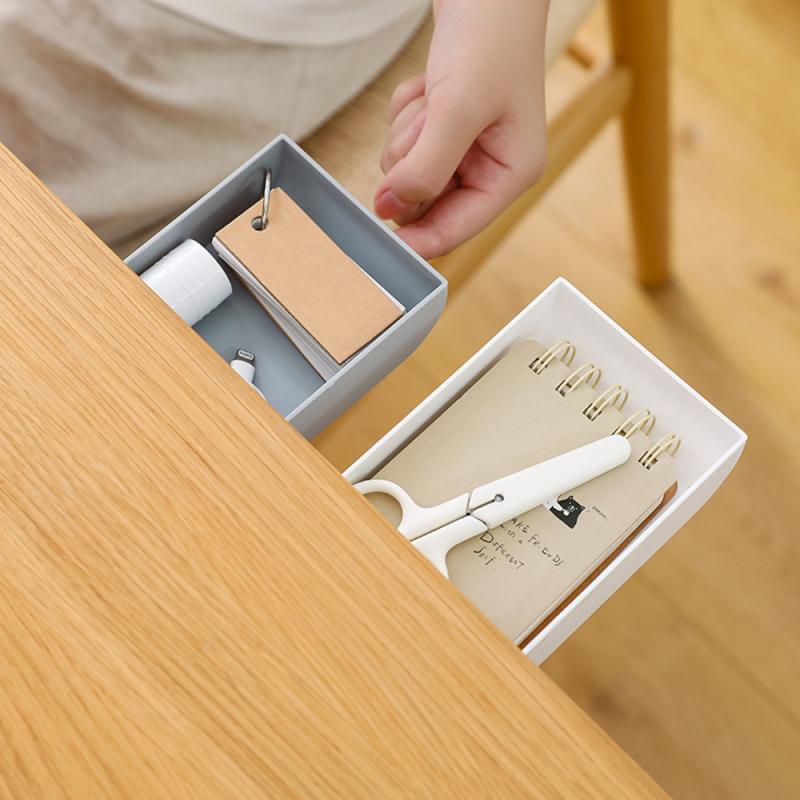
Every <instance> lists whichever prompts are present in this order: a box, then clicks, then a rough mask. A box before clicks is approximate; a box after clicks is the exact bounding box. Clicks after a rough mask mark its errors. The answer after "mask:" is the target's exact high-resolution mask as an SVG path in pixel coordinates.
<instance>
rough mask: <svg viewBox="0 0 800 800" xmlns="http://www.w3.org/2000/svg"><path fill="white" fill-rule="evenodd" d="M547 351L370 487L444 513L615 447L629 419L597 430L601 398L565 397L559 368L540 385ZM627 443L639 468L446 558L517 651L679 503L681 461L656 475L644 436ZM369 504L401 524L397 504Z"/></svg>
mask: <svg viewBox="0 0 800 800" xmlns="http://www.w3.org/2000/svg"><path fill="white" fill-rule="evenodd" d="M543 352H544V348H543V347H542V346H541V345H540V344H538V343H536V342H533V341H523V342H518V343H517V344H516V345H514V346H513V347H512V348H511V349H510V350H509V351H508V352H507V353H506V355H505V356H503V358H502V359H501V360H500V361H498V362H497V363H496V364H495V365H494V366H493V367H492V368H491V369H490V370H489V371H488V372H486V373H485V374H484V375H483V376H482V377H481V378H480V379H479V380H478V381H477V382H476V383H475V384H473V385H472V386H471V387H470V388H469V389H468V390H467V391H466V393H465V394H463V395H462V396H461V397H460V398H459V399H457V400H456V401H455V402H454V403H453V405H451V406H450V407H449V408H448V409H447V410H446V411H445V412H444V413H442V415H441V416H439V417H438V418H437V419H435V420H434V421H433V422H432V423H431V424H430V425H429V426H428V427H427V428H426V429H425V430H423V431H422V432H421V433H420V434H419V435H418V436H417V437H416V438H415V439H414V440H413V441H411V442H410V443H409V444H408V445H407V446H406V447H405V448H404V449H403V450H401V451H400V452H399V453H397V454H396V455H395V456H394V457H393V458H392V460H391V461H389V462H388V463H387V464H386V465H385V466H384V467H383V468H382V469H381V470H379V471H378V472H377V473H376V474H375V475H374V476H372V477H375V478H385V479H388V480H392V481H394V482H396V483H398V484H399V485H400V486H402V487H403V488H404V489H405V490H406V491H407V492H408V493H409V494H410V495H411V497H412V498H413V499H414V500H415V501H416V502H417V503H418V504H420V505H423V506H431V505H436V504H437V503H441V502H442V501H444V500H446V499H448V498H450V497H454V496H456V495H458V494H461V493H463V492H467V491H469V490H470V489H472V488H473V487H475V486H479V485H480V484H482V483H485V482H486V481H489V480H492V479H495V478H499V477H502V476H503V475H507V474H509V473H511V472H515V471H516V470H519V469H523V468H524V467H527V466H529V465H531V464H536V463H539V462H541V461H544V460H545V459H548V458H552V457H553V456H556V455H559V454H560V453H563V452H565V451H567V450H572V449H574V448H576V447H580V446H581V445H584V444H588V443H589V442H593V441H596V440H597V439H600V438H602V437H604V436H608V435H609V434H611V433H613V432H614V431H615V429H616V428H617V427H618V426H619V425H620V424H621V423H622V422H623V421H624V420H625V419H627V418H628V417H629V416H630V412H628V411H624V412H620V411H619V410H617V409H616V408H614V407H612V406H607V407H606V408H604V409H603V411H602V413H600V414H599V415H598V416H597V417H596V418H595V419H594V420H592V419H590V418H589V417H588V416H587V415H586V414H585V413H584V412H585V411H586V410H587V408H588V407H590V406H591V403H592V401H593V400H594V398H595V397H597V395H598V394H599V390H598V389H593V388H591V387H590V386H589V385H588V384H583V385H580V386H578V387H577V388H575V390H574V391H572V392H570V393H569V394H567V395H566V396H562V394H560V393H559V391H558V386H559V385H560V384H561V382H562V381H563V380H564V379H565V378H566V377H567V376H568V375H569V374H570V373H571V372H572V371H573V367H568V366H566V365H565V364H563V363H562V362H561V361H559V360H557V359H556V360H554V361H552V362H550V364H549V365H548V366H547V367H546V368H545V369H544V370H543V372H542V373H541V374H536V372H535V371H533V370H532V369H531V367H530V365H531V364H532V362H534V360H535V359H536V358H537V356H539V355H541V354H542V353H543ZM630 442H631V446H632V451H633V452H632V455H631V457H630V459H629V460H628V461H627V462H626V463H625V464H624V465H622V466H620V467H617V468H616V469H614V470H612V471H611V472H608V473H606V474H605V475H602V476H600V477H598V478H595V479H594V480H592V481H589V482H588V483H585V484H584V485H583V486H578V487H576V488H575V489H574V490H572V491H570V492H567V493H566V494H565V495H563V496H562V497H561V498H560V499H559V500H560V505H561V509H562V511H561V512H558V511H557V510H556V509H552V510H550V509H546V508H544V507H543V506H540V507H539V508H537V509H533V510H532V511H529V512H527V513H525V514H522V515H521V516H519V517H518V518H516V519H512V520H510V521H509V522H507V523H504V524H503V525H501V526H500V527H498V528H496V529H495V530H492V531H489V532H487V533H484V534H482V535H481V536H478V537H475V538H474V539H472V540H470V541H467V542H464V543H463V544H460V545H458V546H457V547H455V548H453V549H452V550H451V551H450V552H449V554H448V557H447V569H448V572H449V574H450V580H451V581H452V582H453V583H454V584H456V586H458V587H459V589H461V591H462V592H464V594H465V595H466V596H467V597H469V598H470V600H472V602H473V603H475V605H477V606H478V608H480V609H481V610H482V611H483V612H484V613H485V614H486V615H487V616H488V617H489V618H490V619H491V620H492V621H493V622H494V623H495V624H496V625H497V626H498V627H499V628H500V629H501V630H503V631H504V632H505V633H506V635H508V636H509V637H510V638H512V639H513V640H514V641H517V642H522V641H524V640H525V639H526V637H528V636H529V635H530V634H531V633H532V632H533V631H535V630H536V629H537V627H538V626H540V625H541V624H542V623H543V622H544V621H546V620H547V619H548V617H549V615H551V614H552V613H553V612H555V611H557V610H558V609H559V607H561V606H562V605H563V604H564V602H565V601H567V600H568V599H569V597H570V596H571V595H572V593H573V592H574V591H575V590H576V589H578V588H579V587H580V586H581V585H583V583H584V582H585V581H586V580H587V579H588V578H589V577H590V576H591V575H592V574H593V572H594V571H595V570H596V569H597V568H598V567H600V566H601V565H602V564H604V563H605V562H606V561H607V559H609V557H611V556H612V555H613V554H615V553H616V552H617V551H618V550H619V548H620V547H621V546H623V545H624V544H625V543H626V542H627V541H628V540H629V539H630V538H631V535H632V534H633V533H634V532H635V531H636V530H637V529H638V528H639V527H640V526H641V525H642V523H643V522H644V521H645V520H646V519H647V518H648V517H649V515H651V514H652V513H653V512H654V511H655V510H656V509H657V508H658V507H659V506H660V505H661V503H662V502H664V501H665V500H666V499H668V498H669V497H670V496H671V495H672V493H673V492H674V489H675V486H676V465H675V462H674V460H673V459H672V458H671V457H670V456H669V455H664V456H662V457H660V458H658V460H657V461H656V462H655V464H653V465H652V466H651V468H650V469H647V468H645V467H644V466H643V465H642V464H641V463H640V462H639V458H640V457H641V456H642V455H643V454H644V453H645V451H646V450H647V449H648V448H649V447H650V446H651V445H652V441H651V440H650V438H649V437H648V436H646V435H645V434H644V433H642V432H635V433H633V434H632V435H631V436H630ZM368 499H369V501H370V502H372V503H373V504H374V505H375V506H376V507H377V508H378V510H379V511H380V512H381V513H383V514H384V515H385V516H387V517H388V518H389V519H390V520H391V521H392V522H393V523H395V524H397V522H398V521H399V509H398V507H397V506H396V505H395V504H394V501H392V500H391V498H387V497H386V496H384V495H370V496H369V498H368Z"/></svg>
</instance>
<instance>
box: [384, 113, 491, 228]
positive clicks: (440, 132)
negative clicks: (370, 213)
mask: <svg viewBox="0 0 800 800" xmlns="http://www.w3.org/2000/svg"><path fill="white" fill-rule="evenodd" d="M424 114H425V118H424V122H423V124H422V129H421V130H420V133H419V136H418V137H417V140H416V142H415V143H414V144H413V145H412V147H411V149H410V150H409V151H408V153H407V154H406V155H405V157H403V158H401V159H400V160H399V161H398V162H397V163H396V164H395V165H394V166H393V167H392V169H390V170H389V172H388V173H387V174H386V176H385V177H384V179H383V181H382V183H381V185H380V187H379V188H378V191H377V192H376V206H378V210H379V211H381V212H382V211H384V210H387V211H390V213H388V214H386V213H381V216H392V217H393V216H396V215H397V214H399V213H402V212H403V211H408V210H409V209H410V208H413V207H414V206H417V205H420V204H422V203H427V202H430V201H432V200H435V199H436V198H437V197H438V196H439V195H440V194H441V193H442V192H443V191H444V189H445V187H446V186H447V185H448V183H449V181H450V179H451V178H452V177H453V175H454V174H455V172H456V170H457V169H458V166H459V164H460V163H461V161H462V159H463V158H464V156H465V155H466V153H467V150H469V148H470V146H471V145H472V143H473V142H474V141H475V139H477V137H478V136H479V134H480V133H481V131H482V125H481V120H479V119H477V118H476V116H475V115H474V114H471V113H470V112H469V111H468V110H465V109H464V108H461V107H459V106H458V104H455V103H444V102H441V101H439V102H436V101H434V100H433V99H430V100H429V101H428V106H427V108H426V109H425V112H424ZM379 201H380V202H379ZM395 207H396V211H393V209H394V208H395Z"/></svg>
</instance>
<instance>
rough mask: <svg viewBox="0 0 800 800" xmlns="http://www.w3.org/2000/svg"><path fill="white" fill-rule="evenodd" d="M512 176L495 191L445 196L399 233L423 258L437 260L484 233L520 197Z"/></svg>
mask: <svg viewBox="0 0 800 800" xmlns="http://www.w3.org/2000/svg"><path fill="white" fill-rule="evenodd" d="M519 193H520V192H519V189H518V188H517V186H516V181H515V180H514V179H513V177H512V176H510V175H506V176H504V177H503V178H502V179H500V180H498V181H496V182H494V186H493V189H492V191H488V190H486V189H484V188H480V187H476V186H462V187H458V188H455V189H454V190H453V191H451V192H448V193H446V194H444V195H443V196H442V197H441V198H440V199H438V200H437V201H436V202H435V203H434V204H433V205H432V206H431V207H430V208H429V209H428V210H427V211H426V213H425V214H424V215H422V216H421V217H420V218H419V219H417V220H414V221H412V222H410V223H409V224H406V225H401V227H399V228H398V229H397V231H396V233H397V235H398V236H400V238H402V239H403V240H404V241H405V242H406V244H408V245H409V246H410V247H411V248H413V249H414V250H416V251H417V252H418V253H419V254H420V255H421V256H422V257H423V258H428V259H430V258H436V257H437V256H442V255H445V253H449V252H450V251H451V250H452V249H453V248H454V247H457V246H458V245H459V244H461V243H462V242H465V241H466V240H467V239H470V238H471V237H473V236H475V235H476V234H477V233H480V231H482V230H483V229H484V228H485V227H486V226H487V225H488V224H489V223H490V222H491V221H492V220H493V219H495V217H497V216H498V215H499V214H500V213H501V212H502V211H503V210H504V209H505V208H506V207H507V206H508V205H509V204H510V203H511V202H513V201H514V200H515V199H516V197H517V196H518V195H519Z"/></svg>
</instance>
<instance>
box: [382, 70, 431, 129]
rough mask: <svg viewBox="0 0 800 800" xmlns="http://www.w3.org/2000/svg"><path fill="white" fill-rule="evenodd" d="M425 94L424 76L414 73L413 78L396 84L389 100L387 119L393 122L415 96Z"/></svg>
mask: <svg viewBox="0 0 800 800" xmlns="http://www.w3.org/2000/svg"><path fill="white" fill-rule="evenodd" d="M424 94H425V76H424V75H415V76H414V77H413V78H409V79H408V80H405V81H403V82H402V83H400V84H398V85H397V88H396V89H395V90H394V92H393V93H392V99H391V100H390V101H389V121H390V122H394V119H395V117H396V116H397V115H398V114H399V113H400V112H401V111H402V110H403V109H404V108H405V107H406V106H407V105H408V104H409V103H410V102H411V101H412V100H413V99H414V98H416V97H421V96H423V95H424Z"/></svg>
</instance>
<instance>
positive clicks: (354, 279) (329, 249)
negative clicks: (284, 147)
mask: <svg viewBox="0 0 800 800" xmlns="http://www.w3.org/2000/svg"><path fill="white" fill-rule="evenodd" d="M260 213H261V201H259V202H258V203H256V204H255V205H253V206H252V207H251V208H249V209H248V210H247V211H245V212H244V213H243V214H241V215H240V216H238V217H237V218H236V219H234V220H233V221H232V222H230V223H229V224H228V225H226V226H225V227H224V228H222V229H221V230H220V231H218V232H217V235H216V237H215V238H216V239H217V240H218V241H220V242H221V243H222V244H223V245H224V246H225V248H226V249H227V250H228V251H230V252H231V253H232V254H233V255H234V256H235V257H236V258H237V259H238V260H239V261H240V262H241V263H242V264H243V265H244V266H245V267H246V268H247V269H248V270H249V271H250V273H251V274H252V275H253V276H254V277H255V278H256V280H257V281H258V282H260V283H261V284H262V285H263V286H264V287H265V288H266V289H267V290H268V292H269V293H270V294H271V295H272V296H273V297H274V298H275V299H276V300H277V301H278V303H280V304H281V306H283V308H284V309H286V311H288V312H289V314H291V316H293V317H294V318H295V319H296V320H297V321H298V322H299V323H300V325H302V326H303V328H305V329H306V330H307V331H308V332H309V333H310V334H311V336H312V337H313V338H314V339H315V340H316V341H317V342H318V343H319V344H320V345H321V346H322V347H323V348H324V349H325V350H326V351H327V352H328V353H329V354H330V355H331V356H332V357H333V358H334V360H335V361H336V362H337V363H339V364H342V363H343V362H345V361H346V360H347V359H348V358H350V356H352V355H353V354H354V353H356V352H357V351H359V350H360V349H361V348H362V347H364V346H365V345H366V344H369V342H371V341H372V340H373V339H374V338H375V337H376V336H378V334H380V333H382V332H383V331H384V330H385V329H386V328H388V327H389V325H391V324H392V323H393V322H394V321H395V320H397V319H398V318H399V317H400V316H401V315H402V313H403V309H402V306H400V304H399V303H397V302H396V301H394V300H393V299H392V298H391V297H390V296H389V295H388V294H387V293H386V292H385V291H384V290H383V289H382V288H381V287H380V286H378V285H377V284H376V283H375V282H374V281H373V280H372V278H370V277H369V275H367V273H365V272H364V271H363V270H362V269H361V268H360V267H359V266H358V265H357V264H355V263H354V262H353V261H352V260H351V259H350V258H349V256H347V255H346V254H345V253H344V252H343V251H342V250H340V249H339V247H338V246H337V245H336V244H335V243H334V242H333V241H332V240H331V239H329V238H328V236H327V235H326V234H325V233H324V231H323V230H322V229H321V228H319V227H318V226H317V224H316V223H315V222H314V221H313V220H312V219H311V218H310V217H309V216H308V215H307V214H306V213H305V212H304V211H303V210H302V209H301V208H300V206H298V205H297V204H296V203H295V202H294V201H293V200H292V199H291V198H290V197H289V196H288V195H287V194H286V193H285V192H284V191H283V190H282V189H280V188H275V189H273V190H272V193H271V194H270V204H269V225H268V226H267V227H266V228H265V229H264V230H263V231H259V230H255V229H254V228H253V227H252V225H251V220H252V219H253V217H255V216H258V215H259V214H260ZM232 266H233V265H232ZM234 268H235V267H234ZM248 288H250V287H248Z"/></svg>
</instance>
